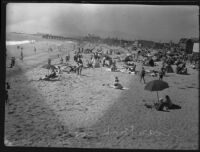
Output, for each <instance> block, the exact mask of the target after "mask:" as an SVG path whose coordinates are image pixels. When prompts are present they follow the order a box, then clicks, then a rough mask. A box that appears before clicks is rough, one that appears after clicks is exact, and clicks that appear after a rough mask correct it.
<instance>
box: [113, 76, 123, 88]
mask: <svg viewBox="0 0 200 152" xmlns="http://www.w3.org/2000/svg"><path fill="white" fill-rule="evenodd" d="M114 88H115V89H122V88H123V86H122V85H121V84H120V83H119V79H118V77H115V82H114Z"/></svg>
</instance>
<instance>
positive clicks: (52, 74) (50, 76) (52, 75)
mask: <svg viewBox="0 0 200 152" xmlns="http://www.w3.org/2000/svg"><path fill="white" fill-rule="evenodd" d="M55 77H56V71H55V70H54V69H52V72H51V74H50V75H49V76H48V78H55Z"/></svg>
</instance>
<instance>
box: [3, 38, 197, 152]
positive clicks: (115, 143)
mask: <svg viewBox="0 0 200 152" xmlns="http://www.w3.org/2000/svg"><path fill="white" fill-rule="evenodd" d="M58 44H61V45H62V44H63V46H64V47H65V48H66V49H65V50H67V51H63V52H59V50H57V49H56V46H57V45H58ZM33 46H36V47H37V48H38V49H37V53H36V54H34V51H33ZM49 46H52V47H54V48H55V49H54V51H53V52H51V53H48V52H47V50H48V47H49ZM23 48H24V49H23V52H24V61H23V62H22V61H20V60H19V59H17V61H16V62H17V65H16V67H14V68H13V69H11V68H7V69H6V81H7V82H9V83H10V84H11V89H10V90H9V104H8V105H6V107H5V139H6V140H8V141H9V142H10V143H9V144H8V142H6V145H7V146H9V145H13V146H29V147H81V148H130V149H198V125H199V122H198V110H199V109H198V106H199V105H198V103H199V101H198V95H199V94H198V92H199V86H198V84H199V83H198V71H196V70H193V69H189V70H188V73H189V74H190V75H177V74H175V73H167V75H166V76H165V77H164V81H166V82H168V84H169V86H170V87H169V88H168V89H165V90H163V91H160V92H159V96H160V97H164V95H166V94H168V95H169V96H170V98H171V100H172V102H173V103H175V104H178V105H180V106H181V109H176V110H170V111H169V112H160V111H156V110H155V109H148V108H146V107H145V106H144V104H145V103H148V104H152V103H153V102H154V101H156V100H157V97H156V92H149V91H145V90H144V86H145V84H143V83H140V82H139V76H138V75H131V74H127V73H121V72H107V71H106V69H105V68H95V69H83V72H82V74H83V75H82V76H77V75H76V74H74V73H71V74H67V73H65V72H64V73H63V74H62V77H61V79H60V80H58V81H38V79H39V78H40V77H42V76H44V75H45V74H46V73H47V72H48V70H47V69H44V68H41V66H42V65H44V64H46V63H47V59H48V58H49V57H51V58H52V63H53V64H57V63H59V59H58V58H57V57H56V56H57V54H58V53H60V54H61V55H65V54H66V53H67V52H68V51H70V54H71V59H70V60H71V61H70V62H71V63H73V56H72V55H73V51H72V50H73V44H72V43H66V42H61V41H52V40H44V39H42V40H40V41H36V42H35V44H24V45H23ZM7 50H8V54H9V56H13V55H15V56H19V50H17V47H16V46H9V47H8V48H7ZM17 51H18V52H17ZM84 57H89V55H84ZM8 62H9V61H8V60H7V64H8ZM137 68H138V69H139V68H140V67H139V66H138V67H137ZM156 68H158V67H156ZM145 69H150V68H149V67H145ZM115 76H118V78H119V80H120V83H121V84H123V86H125V87H127V88H129V89H128V90H116V89H113V88H109V87H108V86H107V85H103V84H113V83H114V78H115ZM153 79H155V78H153V77H150V76H146V81H147V82H149V81H151V80H153Z"/></svg>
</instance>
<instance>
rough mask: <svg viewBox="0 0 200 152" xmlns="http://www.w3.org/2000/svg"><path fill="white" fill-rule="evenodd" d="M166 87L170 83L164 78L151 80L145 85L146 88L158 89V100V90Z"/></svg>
mask: <svg viewBox="0 0 200 152" xmlns="http://www.w3.org/2000/svg"><path fill="white" fill-rule="evenodd" d="M166 88H169V85H168V83H167V82H165V81H162V80H153V81H150V82H148V83H147V84H146V86H145V87H144V90H148V91H156V92H157V98H158V101H159V97H158V91H161V90H164V89H166Z"/></svg>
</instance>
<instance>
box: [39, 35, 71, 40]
mask: <svg viewBox="0 0 200 152" xmlns="http://www.w3.org/2000/svg"><path fill="white" fill-rule="evenodd" d="M42 38H46V39H54V40H68V39H69V38H67V37H63V36H56V35H51V34H44V35H42Z"/></svg>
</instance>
